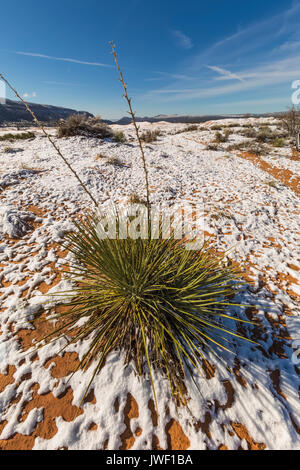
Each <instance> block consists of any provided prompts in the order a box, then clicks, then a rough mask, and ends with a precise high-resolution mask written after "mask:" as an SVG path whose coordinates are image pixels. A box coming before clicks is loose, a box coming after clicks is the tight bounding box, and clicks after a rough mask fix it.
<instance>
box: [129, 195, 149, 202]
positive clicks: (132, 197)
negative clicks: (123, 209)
mask: <svg viewBox="0 0 300 470" xmlns="http://www.w3.org/2000/svg"><path fill="white" fill-rule="evenodd" d="M128 202H129V204H146V201H145V200H144V199H142V198H141V197H140V196H139V195H138V194H137V193H132V194H131V195H130V196H129V199H128Z"/></svg>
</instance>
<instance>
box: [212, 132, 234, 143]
mask: <svg viewBox="0 0 300 470" xmlns="http://www.w3.org/2000/svg"><path fill="white" fill-rule="evenodd" d="M230 134H231V131H230V130H229V129H226V130H225V132H224V134H221V132H216V135H215V142H217V143H218V144H220V143H221V142H227V141H228V138H229V135H230Z"/></svg>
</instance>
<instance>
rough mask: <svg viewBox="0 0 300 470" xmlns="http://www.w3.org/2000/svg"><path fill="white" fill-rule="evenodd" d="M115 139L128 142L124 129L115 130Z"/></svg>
mask: <svg viewBox="0 0 300 470" xmlns="http://www.w3.org/2000/svg"><path fill="white" fill-rule="evenodd" d="M114 140H115V141H116V142H119V143H121V144H122V143H123V142H126V137H125V134H124V132H122V131H116V132H114Z"/></svg>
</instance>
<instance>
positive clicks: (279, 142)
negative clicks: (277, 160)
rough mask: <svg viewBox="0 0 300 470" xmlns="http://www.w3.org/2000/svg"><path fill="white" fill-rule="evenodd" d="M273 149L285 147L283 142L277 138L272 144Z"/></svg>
mask: <svg viewBox="0 0 300 470" xmlns="http://www.w3.org/2000/svg"><path fill="white" fill-rule="evenodd" d="M273 145H274V147H284V146H285V141H284V140H283V139H281V138H277V139H275V140H274V142H273Z"/></svg>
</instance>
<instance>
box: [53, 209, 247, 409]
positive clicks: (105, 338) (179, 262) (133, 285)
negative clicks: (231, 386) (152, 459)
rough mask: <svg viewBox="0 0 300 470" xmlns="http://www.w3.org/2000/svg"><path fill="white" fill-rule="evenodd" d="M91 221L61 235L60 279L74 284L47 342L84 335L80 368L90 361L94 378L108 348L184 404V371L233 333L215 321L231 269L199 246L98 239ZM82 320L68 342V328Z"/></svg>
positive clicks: (230, 284)
mask: <svg viewBox="0 0 300 470" xmlns="http://www.w3.org/2000/svg"><path fill="white" fill-rule="evenodd" d="M98 224H99V219H97V217H96V216H95V217H90V218H88V219H87V220H85V221H84V222H81V223H77V224H76V231H75V232H74V233H71V234H68V235H67V236H66V245H64V246H66V247H67V248H68V249H69V250H70V252H71V253H72V254H73V256H74V258H73V262H71V266H70V272H69V273H68V274H66V275H67V276H68V277H70V278H71V279H72V280H73V281H77V286H76V287H75V288H74V289H73V290H71V291H70V292H68V293H65V294H64V296H65V300H67V302H66V304H64V305H65V306H66V307H69V309H68V308H67V309H65V310H64V313H62V314H60V313H57V315H55V317H56V318H57V319H59V318H62V319H63V325H64V326H63V328H61V327H60V328H59V329H57V330H56V331H54V332H53V333H51V334H50V335H49V337H48V339H51V338H52V337H53V336H54V337H56V338H57V337H62V336H63V337H65V338H66V339H67V341H68V344H69V343H72V342H74V341H75V340H76V342H77V341H80V340H81V339H83V338H90V339H91V343H90V347H89V349H88V351H87V352H85V354H84V355H83V357H82V360H81V363H80V367H85V366H86V365H87V364H89V363H91V361H92V360H94V359H95V360H96V361H97V365H96V368H95V369H94V375H95V374H96V373H97V372H98V371H99V370H100V368H101V366H102V365H103V364H104V362H105V359H106V357H107V355H108V354H109V353H110V352H111V351H114V350H117V351H122V352H124V353H125V354H124V357H125V364H129V362H132V363H133V364H134V365H135V369H136V371H137V373H138V375H139V376H144V375H145V374H147V375H148V374H150V378H151V381H152V385H153V387H154V384H153V378H152V377H153V376H152V371H157V370H159V371H160V372H161V373H163V374H164V375H165V376H166V377H167V378H168V381H169V385H170V390H171V394H172V397H173V399H174V400H175V402H177V403H178V402H179V403H186V394H187V391H186V386H185V378H186V374H188V375H191V376H193V375H194V370H199V371H200V370H201V368H202V358H204V357H205V353H206V351H212V353H214V354H215V355H216V357H218V356H219V353H220V352H221V351H222V350H228V348H229V342H230V338H233V337H234V336H237V334H236V333H235V332H234V331H233V330H231V329H230V328H228V327H227V326H226V324H225V323H224V321H223V320H224V316H223V315H224V309H225V308H226V305H233V303H232V297H233V295H234V293H235V292H236V291H235V282H236V279H237V275H236V271H235V269H234V268H233V267H232V266H225V265H224V263H223V262H222V260H221V258H220V257H219V256H218V255H216V254H210V252H209V251H208V250H207V249H206V248H205V247H203V248H202V249H200V250H197V251H194V250H186V249H185V247H184V246H183V245H182V244H180V243H178V240H173V239H171V238H169V239H162V238H159V239H155V240H154V239H152V240H151V239H141V238H138V239H136V240H133V239H130V238H127V239H118V238H116V239H111V238H105V239H103V237H100V236H99V232H98V230H99V228H98V227H99V225H98ZM237 286H238V284H237ZM83 318H84V319H85V320H86V321H85V323H84V326H83V327H82V328H80V329H79V331H77V333H76V335H75V340H74V338H73V339H72V334H71V330H72V328H73V327H74V326H75V325H76V323H77V322H78V321H79V320H82V319H83ZM230 318H232V320H237V318H236V317H233V316H230ZM154 396H155V390H154Z"/></svg>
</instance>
